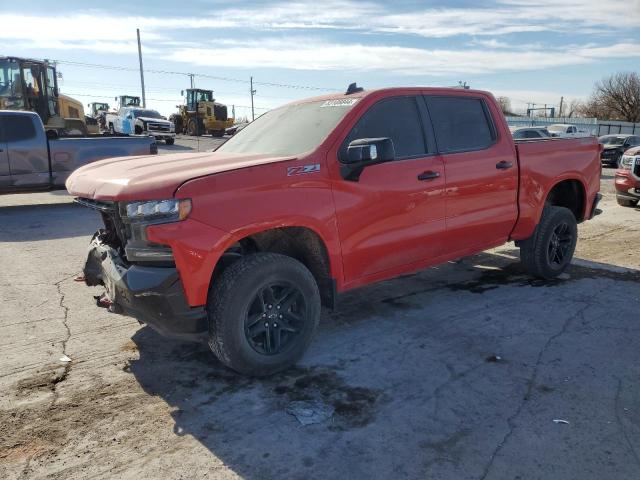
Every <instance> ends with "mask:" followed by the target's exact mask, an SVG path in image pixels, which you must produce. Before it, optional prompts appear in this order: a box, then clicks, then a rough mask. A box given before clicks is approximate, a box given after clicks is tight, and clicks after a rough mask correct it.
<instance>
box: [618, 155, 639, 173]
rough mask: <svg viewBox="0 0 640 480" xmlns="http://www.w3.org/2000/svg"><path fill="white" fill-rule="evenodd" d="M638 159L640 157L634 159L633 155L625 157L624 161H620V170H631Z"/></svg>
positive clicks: (623, 157)
mask: <svg viewBox="0 0 640 480" xmlns="http://www.w3.org/2000/svg"><path fill="white" fill-rule="evenodd" d="M637 158H640V156H638V157H633V156H631V155H623V156H622V159H621V160H620V168H621V169H623V170H631V166H632V165H633V161H634V160H635V159H637Z"/></svg>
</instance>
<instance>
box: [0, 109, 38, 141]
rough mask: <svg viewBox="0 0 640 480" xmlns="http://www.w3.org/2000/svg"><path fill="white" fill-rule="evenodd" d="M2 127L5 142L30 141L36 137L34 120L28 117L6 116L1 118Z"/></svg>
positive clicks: (0, 124)
mask: <svg viewBox="0 0 640 480" xmlns="http://www.w3.org/2000/svg"><path fill="white" fill-rule="evenodd" d="M0 126H1V127H2V133H3V134H4V141H5V142H9V143H11V142H19V141H22V140H30V139H32V138H35V136H36V128H35V127H34V125H33V120H32V119H31V117H30V116H28V115H5V116H3V117H0Z"/></svg>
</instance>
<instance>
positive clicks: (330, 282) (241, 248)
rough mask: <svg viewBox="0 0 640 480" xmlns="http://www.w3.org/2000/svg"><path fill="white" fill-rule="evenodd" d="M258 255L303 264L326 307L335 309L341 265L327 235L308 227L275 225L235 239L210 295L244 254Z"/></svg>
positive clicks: (222, 260)
mask: <svg viewBox="0 0 640 480" xmlns="http://www.w3.org/2000/svg"><path fill="white" fill-rule="evenodd" d="M256 252H271V253H279V254H281V255H286V256H288V257H291V258H294V259H296V260H298V261H299V262H301V263H302V264H303V265H304V266H305V267H307V268H308V269H309V271H310V272H311V274H312V275H313V277H314V278H315V280H316V282H317V284H318V289H319V291H320V298H321V300H322V304H323V305H324V306H327V307H330V308H333V306H334V303H335V297H336V279H335V278H336V276H337V270H338V269H337V267H338V266H337V265H336V260H335V259H333V261H332V257H331V255H330V252H329V248H328V246H327V242H326V241H325V240H324V238H323V236H322V235H321V234H320V233H319V232H318V231H317V230H316V229H314V228H311V227H309V226H306V225H287V226H274V227H272V228H268V229H262V230H259V231H254V232H245V233H244V234H241V235H237V236H234V237H233V239H232V240H230V241H229V242H228V244H227V245H226V247H225V249H224V251H223V253H222V254H221V255H220V257H219V258H218V260H217V262H216V264H215V266H214V268H213V272H212V275H211V283H210V286H209V292H211V286H213V285H214V283H215V282H216V280H217V279H219V278H220V275H221V274H222V272H223V271H224V270H225V269H226V268H228V267H229V266H230V265H232V264H233V263H234V262H235V261H236V260H238V259H239V258H241V257H242V256H243V255H246V254H249V253H256Z"/></svg>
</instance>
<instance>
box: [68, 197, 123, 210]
mask: <svg viewBox="0 0 640 480" xmlns="http://www.w3.org/2000/svg"><path fill="white" fill-rule="evenodd" d="M73 201H74V202H76V203H78V204H80V205H82V206H84V207H88V208H92V209H94V210H99V211H101V212H105V213H115V211H116V204H115V202H100V201H98V200H91V199H90V198H81V197H78V198H74V199H73Z"/></svg>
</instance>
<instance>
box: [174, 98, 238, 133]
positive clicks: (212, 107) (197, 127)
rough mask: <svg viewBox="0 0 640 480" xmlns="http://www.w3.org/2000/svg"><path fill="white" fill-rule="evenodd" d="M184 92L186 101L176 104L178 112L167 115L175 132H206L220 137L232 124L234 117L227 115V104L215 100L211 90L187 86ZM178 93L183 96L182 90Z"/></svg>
mask: <svg viewBox="0 0 640 480" xmlns="http://www.w3.org/2000/svg"><path fill="white" fill-rule="evenodd" d="M186 93H187V94H186V103H185V104H184V105H177V107H178V113H174V114H173V115H171V116H170V117H169V120H171V121H172V122H173V124H174V125H175V127H176V133H186V134H188V135H203V134H205V133H208V134H211V135H213V136H214V137H222V136H223V135H224V132H225V129H227V128H229V127H231V126H232V125H233V123H234V119H233V118H230V117H229V116H228V115H227V106H226V105H223V104H222V103H218V102H216V101H215V98H213V91H212V90H202V89H200V88H188V89H187V91H186ZM180 94H181V95H182V96H185V92H184V90H183V91H182V92H181V93H180Z"/></svg>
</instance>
